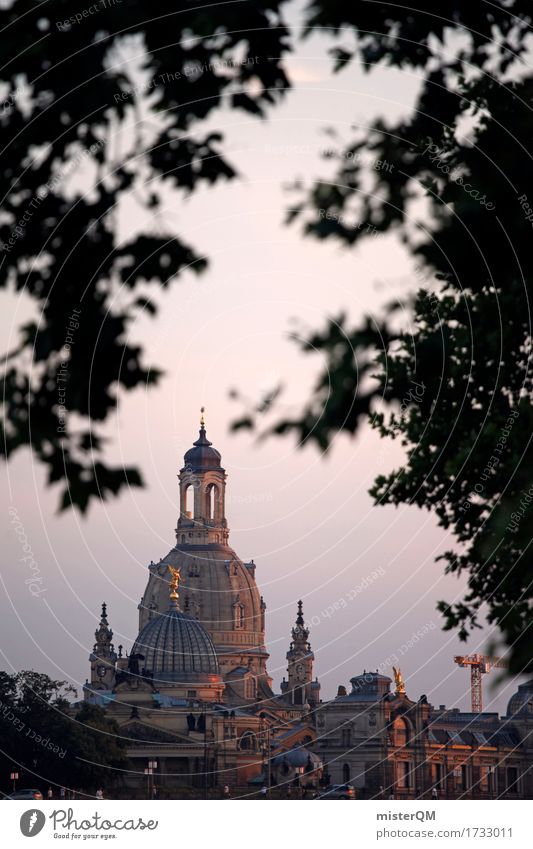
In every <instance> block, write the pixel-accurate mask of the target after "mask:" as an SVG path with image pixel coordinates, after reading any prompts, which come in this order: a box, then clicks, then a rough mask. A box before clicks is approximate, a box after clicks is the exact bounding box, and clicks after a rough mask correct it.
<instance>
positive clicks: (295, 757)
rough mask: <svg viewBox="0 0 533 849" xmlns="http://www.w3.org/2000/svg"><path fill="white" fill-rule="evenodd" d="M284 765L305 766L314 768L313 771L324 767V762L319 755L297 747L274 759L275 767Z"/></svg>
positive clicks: (302, 747)
mask: <svg viewBox="0 0 533 849" xmlns="http://www.w3.org/2000/svg"><path fill="white" fill-rule="evenodd" d="M284 763H286V764H287V765H288V766H292V767H302V766H303V767H312V769H319V768H320V767H321V766H322V761H321V760H320V758H319V757H318V755H315V753H314V752H310V751H309V749H306V748H305V747H304V746H295V747H294V748H293V749H289V750H288V751H287V752H281V754H279V755H276V757H275V758H272V765H273V766H280V765H283V764H284Z"/></svg>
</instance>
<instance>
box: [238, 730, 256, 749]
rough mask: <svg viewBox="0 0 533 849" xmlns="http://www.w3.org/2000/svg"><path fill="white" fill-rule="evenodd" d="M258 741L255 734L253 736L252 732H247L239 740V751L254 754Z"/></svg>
mask: <svg viewBox="0 0 533 849" xmlns="http://www.w3.org/2000/svg"><path fill="white" fill-rule="evenodd" d="M255 744H256V740H255V734H252V732H251V731H245V732H244V734H243V735H242V737H241V739H240V740H239V749H242V750H243V751H247V752H253V751H255V748H256V745H255Z"/></svg>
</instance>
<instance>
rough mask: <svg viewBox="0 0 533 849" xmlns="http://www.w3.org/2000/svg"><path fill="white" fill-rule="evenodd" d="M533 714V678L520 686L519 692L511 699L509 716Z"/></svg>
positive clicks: (508, 708)
mask: <svg viewBox="0 0 533 849" xmlns="http://www.w3.org/2000/svg"><path fill="white" fill-rule="evenodd" d="M528 713H530V714H531V713H533V678H532V679H531V681H526V683H525V684H520V686H519V688H518V690H517V692H516V693H515V694H514V695H513V696H511V698H510V699H509V704H508V705H507V716H516V715H517V714H522V715H523V714H528Z"/></svg>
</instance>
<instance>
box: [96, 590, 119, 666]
mask: <svg viewBox="0 0 533 849" xmlns="http://www.w3.org/2000/svg"><path fill="white" fill-rule="evenodd" d="M94 638H95V640H96V642H95V644H94V652H95V653H97V654H98V655H99V656H101V657H102V656H104V655H106V654H113V653H114V648H113V643H112V640H113V631H112V630H111V628H110V627H109V622H108V621H107V605H106V603H105V602H104V603H103V604H102V614H101V618H100V624H99V625H98V628H97V629H96V631H95V632H94Z"/></svg>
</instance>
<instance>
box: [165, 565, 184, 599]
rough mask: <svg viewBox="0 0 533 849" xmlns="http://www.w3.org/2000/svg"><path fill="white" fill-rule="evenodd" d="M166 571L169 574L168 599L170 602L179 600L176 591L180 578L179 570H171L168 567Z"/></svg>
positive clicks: (170, 567)
mask: <svg viewBox="0 0 533 849" xmlns="http://www.w3.org/2000/svg"><path fill="white" fill-rule="evenodd" d="M168 571H169V572H170V574H171V578H170V592H169V598H170V599H171V601H177V600H178V598H179V593H178V589H179V585H180V577H181V576H180V570H179V569H173V568H172V566H169V567H168Z"/></svg>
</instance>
